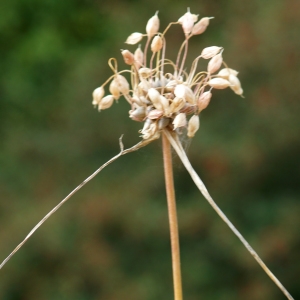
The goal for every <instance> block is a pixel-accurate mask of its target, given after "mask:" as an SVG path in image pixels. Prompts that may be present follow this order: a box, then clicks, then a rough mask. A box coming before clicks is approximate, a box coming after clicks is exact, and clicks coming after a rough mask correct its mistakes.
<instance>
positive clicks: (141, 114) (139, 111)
mask: <svg viewBox="0 0 300 300" xmlns="http://www.w3.org/2000/svg"><path fill="white" fill-rule="evenodd" d="M129 117H130V118H131V119H132V120H134V121H140V122H141V121H143V120H144V118H145V117H146V109H145V107H144V106H139V107H137V108H136V109H135V110H130V111H129Z"/></svg>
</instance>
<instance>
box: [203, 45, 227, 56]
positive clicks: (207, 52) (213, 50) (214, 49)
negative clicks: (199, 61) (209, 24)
mask: <svg viewBox="0 0 300 300" xmlns="http://www.w3.org/2000/svg"><path fill="white" fill-rule="evenodd" d="M221 49H222V47H218V46H211V47H207V48H204V49H203V50H202V52H201V57H202V58H204V59H209V58H212V57H214V56H215V55H217V54H218V53H219V52H220V51H221Z"/></svg>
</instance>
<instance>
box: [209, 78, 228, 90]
mask: <svg viewBox="0 0 300 300" xmlns="http://www.w3.org/2000/svg"><path fill="white" fill-rule="evenodd" d="M208 84H209V85H210V86H211V87H213V88H214V89H220V90H221V89H226V88H227V87H229V86H230V82H229V81H228V80H226V79H224V78H213V79H211V80H209V81H208Z"/></svg>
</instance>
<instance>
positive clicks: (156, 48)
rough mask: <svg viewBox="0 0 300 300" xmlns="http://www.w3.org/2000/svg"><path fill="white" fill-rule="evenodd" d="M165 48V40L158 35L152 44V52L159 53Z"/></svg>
mask: <svg viewBox="0 0 300 300" xmlns="http://www.w3.org/2000/svg"><path fill="white" fill-rule="evenodd" d="M162 46H163V40H162V38H161V37H160V36H159V35H156V36H155V37H154V38H153V40H152V43H151V51H152V52H154V53H155V52H158V51H159V50H160V49H161V48H162Z"/></svg>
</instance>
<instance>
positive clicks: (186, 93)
mask: <svg viewBox="0 0 300 300" xmlns="http://www.w3.org/2000/svg"><path fill="white" fill-rule="evenodd" d="M174 94H175V96H176V97H178V98H183V99H184V100H185V101H187V102H189V103H191V104H195V95H194V93H193V91H192V90H191V89H190V88H189V87H187V86H186V85H184V84H178V85H177V86H176V87H175V90H174Z"/></svg>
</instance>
